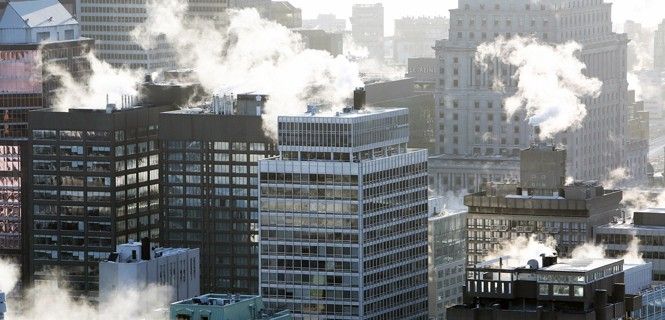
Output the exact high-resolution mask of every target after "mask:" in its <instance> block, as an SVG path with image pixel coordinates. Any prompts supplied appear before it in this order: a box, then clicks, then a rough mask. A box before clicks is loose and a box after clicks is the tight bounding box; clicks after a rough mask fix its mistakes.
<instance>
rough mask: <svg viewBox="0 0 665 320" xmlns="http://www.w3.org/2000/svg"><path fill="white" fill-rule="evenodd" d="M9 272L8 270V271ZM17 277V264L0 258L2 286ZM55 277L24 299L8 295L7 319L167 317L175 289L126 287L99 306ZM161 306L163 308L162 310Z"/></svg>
mask: <svg viewBox="0 0 665 320" xmlns="http://www.w3.org/2000/svg"><path fill="white" fill-rule="evenodd" d="M8 270H9V271H10V272H7V271H8ZM17 281H18V267H17V266H16V265H13V264H11V263H9V262H7V261H0V289H1V290H3V291H5V289H9V290H6V291H5V292H6V293H8V292H10V291H11V288H12V287H13V286H14V285H15V284H16V282H17ZM57 282H58V280H57V275H56V274H54V275H53V280H51V281H47V282H44V283H39V284H37V285H36V286H35V287H33V288H30V289H28V290H27V292H26V294H25V297H24V299H23V301H17V300H14V299H12V298H11V297H10V298H8V301H7V306H8V309H9V310H8V313H7V319H12V320H32V319H44V320H61V319H72V320H89V319H97V320H116V319H146V320H149V319H164V318H165V317H166V315H165V313H164V309H165V308H167V307H168V304H169V299H170V297H171V296H172V291H171V289H170V288H168V287H164V286H149V287H147V288H144V289H142V290H135V289H131V288H123V289H122V290H121V291H120V290H119V291H118V292H117V293H116V294H113V299H111V300H109V301H101V302H100V303H99V305H98V306H95V305H93V304H92V303H90V302H88V301H87V300H85V299H77V298H76V297H74V296H72V294H71V293H70V292H69V291H68V290H66V289H63V288H60V287H58V285H57ZM160 309H161V311H160Z"/></svg>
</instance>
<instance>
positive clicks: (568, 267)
mask: <svg viewBox="0 0 665 320" xmlns="http://www.w3.org/2000/svg"><path fill="white" fill-rule="evenodd" d="M621 261H622V260H621V259H559V260H558V262H557V264H554V265H551V266H549V267H544V268H541V269H540V270H543V271H556V272H587V271H591V270H595V269H598V268H601V267H604V266H607V265H610V264H615V263H617V262H621Z"/></svg>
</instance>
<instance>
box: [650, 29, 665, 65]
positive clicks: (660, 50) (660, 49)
mask: <svg viewBox="0 0 665 320" xmlns="http://www.w3.org/2000/svg"><path fill="white" fill-rule="evenodd" d="M653 47H654V48H653V50H654V52H653V63H654V65H653V67H654V69H656V70H661V71H662V70H665V20H663V22H661V23H660V24H659V25H658V29H656V33H655V34H654V45H653Z"/></svg>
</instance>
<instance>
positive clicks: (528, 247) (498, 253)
mask: <svg viewBox="0 0 665 320" xmlns="http://www.w3.org/2000/svg"><path fill="white" fill-rule="evenodd" d="M553 253H556V240H555V239H554V238H553V237H551V236H548V237H547V239H545V241H542V242H541V241H539V240H538V238H537V237H536V235H535V234H532V235H531V236H530V237H528V238H527V237H524V236H520V237H517V238H515V239H512V240H509V241H504V242H502V243H501V244H500V249H498V250H495V251H493V252H491V253H490V254H489V255H487V256H486V257H485V259H484V260H485V261H489V260H493V259H497V258H499V257H503V256H510V257H511V258H512V259H510V260H507V261H505V263H506V266H507V267H510V268H518V267H523V266H525V265H526V264H527V262H528V261H529V260H532V259H537V258H539V257H540V255H541V254H546V255H550V254H553Z"/></svg>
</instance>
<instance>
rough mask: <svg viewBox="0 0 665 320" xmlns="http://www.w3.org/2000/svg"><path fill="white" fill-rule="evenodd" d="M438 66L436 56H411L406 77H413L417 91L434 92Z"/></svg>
mask: <svg viewBox="0 0 665 320" xmlns="http://www.w3.org/2000/svg"><path fill="white" fill-rule="evenodd" d="M436 68H437V62H436V59H435V58H409V61H408V62H407V69H406V70H407V73H406V77H407V78H412V79H413V86H414V91H415V92H416V93H428V94H432V95H433V94H434V89H435V87H436V80H437V78H438V77H437V71H436Z"/></svg>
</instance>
